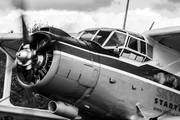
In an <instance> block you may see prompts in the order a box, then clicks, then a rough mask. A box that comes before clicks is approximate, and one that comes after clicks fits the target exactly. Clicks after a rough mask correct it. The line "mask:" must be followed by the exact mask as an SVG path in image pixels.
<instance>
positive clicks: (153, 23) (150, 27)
mask: <svg viewBox="0 0 180 120" xmlns="http://www.w3.org/2000/svg"><path fill="white" fill-rule="evenodd" d="M154 23H155V22H153V23H152V24H151V26H150V28H149V30H151V29H152V27H153V26H154Z"/></svg>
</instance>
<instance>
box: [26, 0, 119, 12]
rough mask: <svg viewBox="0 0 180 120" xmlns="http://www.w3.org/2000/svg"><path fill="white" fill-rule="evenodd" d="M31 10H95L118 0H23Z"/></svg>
mask: <svg viewBox="0 0 180 120" xmlns="http://www.w3.org/2000/svg"><path fill="white" fill-rule="evenodd" d="M23 1H24V3H26V6H27V7H28V9H30V10H46V9H56V10H69V11H95V10H97V9H99V8H102V7H108V6H110V5H111V4H112V3H114V1H117V0H23Z"/></svg>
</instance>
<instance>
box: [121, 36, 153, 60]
mask: <svg viewBox="0 0 180 120" xmlns="http://www.w3.org/2000/svg"><path fill="white" fill-rule="evenodd" d="M131 38H134V39H135V40H137V51H136V50H134V49H132V48H130V47H129V46H128V45H129V43H130V40H131ZM141 42H144V43H145V47H146V48H145V50H146V53H145V54H144V53H142V46H141V45H142V44H141ZM148 45H149V44H148V43H147V42H146V41H144V40H143V39H140V38H137V37H134V36H131V35H129V36H128V37H127V43H126V45H125V48H124V49H123V50H122V51H121V53H120V55H119V56H120V57H124V56H123V53H124V52H125V50H127V51H129V52H132V54H136V58H134V60H135V61H138V60H136V59H137V57H138V55H139V56H143V57H144V58H143V60H142V61H139V62H146V61H149V60H152V55H153V47H152V46H151V45H149V46H151V48H152V49H151V51H152V52H151V53H150V54H151V56H148V53H149V52H148V48H147V46H148ZM129 54H130V53H129ZM125 58H128V59H131V58H129V57H125Z"/></svg>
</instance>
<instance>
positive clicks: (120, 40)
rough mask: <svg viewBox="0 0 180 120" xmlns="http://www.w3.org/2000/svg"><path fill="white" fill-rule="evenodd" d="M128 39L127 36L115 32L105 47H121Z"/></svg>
mask: <svg viewBox="0 0 180 120" xmlns="http://www.w3.org/2000/svg"><path fill="white" fill-rule="evenodd" d="M125 39H126V35H125V34H122V33H119V32H114V34H113V35H112V36H111V38H110V39H109V40H108V41H107V43H106V44H105V47H111V46H115V47H120V46H123V45H124V41H125Z"/></svg>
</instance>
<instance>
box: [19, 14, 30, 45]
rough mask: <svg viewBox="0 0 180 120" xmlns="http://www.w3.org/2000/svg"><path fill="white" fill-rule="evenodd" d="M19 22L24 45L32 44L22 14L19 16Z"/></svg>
mask: <svg viewBox="0 0 180 120" xmlns="http://www.w3.org/2000/svg"><path fill="white" fill-rule="evenodd" d="M21 21H22V32H23V40H24V45H26V44H30V43H31V42H32V38H31V37H30V36H29V32H28V30H27V26H26V23H25V20H24V15H23V14H22V15H21Z"/></svg>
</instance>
